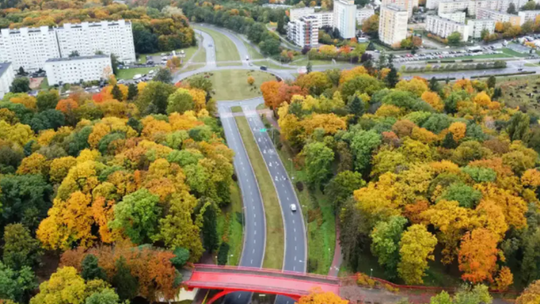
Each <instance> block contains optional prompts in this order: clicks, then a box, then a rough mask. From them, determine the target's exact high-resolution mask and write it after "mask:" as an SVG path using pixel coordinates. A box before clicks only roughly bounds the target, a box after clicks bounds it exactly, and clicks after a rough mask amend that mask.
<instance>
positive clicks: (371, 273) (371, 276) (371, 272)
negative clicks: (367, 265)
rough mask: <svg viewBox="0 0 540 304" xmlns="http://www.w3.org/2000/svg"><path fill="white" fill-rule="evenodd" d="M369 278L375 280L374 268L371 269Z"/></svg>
mask: <svg viewBox="0 0 540 304" xmlns="http://www.w3.org/2000/svg"><path fill="white" fill-rule="evenodd" d="M369 278H370V279H371V278H373V268H371V269H370V273H369Z"/></svg>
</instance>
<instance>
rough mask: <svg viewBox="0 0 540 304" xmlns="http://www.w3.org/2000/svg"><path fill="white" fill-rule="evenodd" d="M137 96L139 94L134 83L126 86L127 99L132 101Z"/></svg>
mask: <svg viewBox="0 0 540 304" xmlns="http://www.w3.org/2000/svg"><path fill="white" fill-rule="evenodd" d="M137 94H139V89H138V88H137V85H135V84H134V83H130V84H129V85H128V94H127V99H128V100H133V99H135V97H137Z"/></svg>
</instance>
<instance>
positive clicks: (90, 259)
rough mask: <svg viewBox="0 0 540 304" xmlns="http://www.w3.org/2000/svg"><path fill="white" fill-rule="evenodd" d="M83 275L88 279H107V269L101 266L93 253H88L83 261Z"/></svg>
mask: <svg viewBox="0 0 540 304" xmlns="http://www.w3.org/2000/svg"><path fill="white" fill-rule="evenodd" d="M81 276H82V277H83V279H85V280H87V281H89V280H94V279H101V280H106V279H107V274H106V273H105V270H104V269H103V268H101V267H99V265H98V258H97V257H96V256H95V255H93V254H87V255H86V257H84V260H83V261H82V272H81Z"/></svg>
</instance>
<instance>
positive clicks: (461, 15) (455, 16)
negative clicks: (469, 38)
mask: <svg viewBox="0 0 540 304" xmlns="http://www.w3.org/2000/svg"><path fill="white" fill-rule="evenodd" d="M465 15H466V14H465V12H456V13H446V14H441V13H439V17H441V18H444V19H450V20H452V21H454V22H459V23H465Z"/></svg>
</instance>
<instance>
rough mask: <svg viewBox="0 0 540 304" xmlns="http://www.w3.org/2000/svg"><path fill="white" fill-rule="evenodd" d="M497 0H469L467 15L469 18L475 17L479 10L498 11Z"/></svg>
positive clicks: (498, 3) (498, 4)
mask: <svg viewBox="0 0 540 304" xmlns="http://www.w3.org/2000/svg"><path fill="white" fill-rule="evenodd" d="M499 6H500V2H499V0H471V1H469V8H468V9H467V14H468V15H469V16H476V15H477V14H478V9H479V8H485V9H490V10H499Z"/></svg>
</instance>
